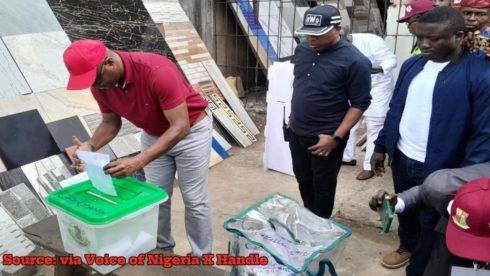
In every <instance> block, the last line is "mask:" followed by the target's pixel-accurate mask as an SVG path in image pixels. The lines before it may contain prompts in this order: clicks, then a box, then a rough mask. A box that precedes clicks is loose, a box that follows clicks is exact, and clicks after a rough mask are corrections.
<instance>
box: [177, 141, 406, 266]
mask: <svg viewBox="0 0 490 276" xmlns="http://www.w3.org/2000/svg"><path fill="white" fill-rule="evenodd" d="M263 149H264V138H263V136H260V137H258V142H257V143H255V144H254V145H252V146H250V147H248V148H247V149H242V148H237V147H235V148H233V149H232V150H231V154H232V156H231V157H230V158H228V159H226V160H225V161H224V162H222V163H220V164H218V165H216V166H215V167H213V168H212V169H211V170H210V172H209V194H210V198H211V204H212V209H213V235H214V252H215V253H223V252H227V246H228V240H229V237H230V235H229V234H228V232H226V231H225V230H224V229H223V226H222V225H223V222H224V221H225V219H227V218H228V217H230V216H233V215H235V214H237V213H239V212H240V211H242V210H243V209H245V208H246V207H248V206H249V205H251V204H253V203H256V202H257V201H259V200H260V199H262V198H263V197H265V196H266V195H268V194H269V193H274V192H279V193H282V194H285V195H288V196H291V197H293V198H295V199H297V200H298V201H300V202H301V198H300V195H299V191H298V188H297V184H296V180H295V178H294V177H291V176H289V175H285V174H282V173H278V172H274V171H264V170H263V168H262V153H263ZM361 154H362V153H360V154H359V157H358V163H360V162H359V161H361V160H362V159H361V156H362V155H363V154H362V155H361ZM360 169H361V167H360V166H359V165H358V166H357V167H347V166H344V167H342V169H341V171H340V176H339V182H338V185H337V195H336V202H335V209H334V214H335V215H334V218H335V219H337V220H338V221H341V222H342V223H344V224H346V225H348V226H349V227H351V229H352V230H353V234H352V236H351V237H350V238H349V239H348V240H347V241H346V242H345V246H344V248H343V249H342V250H341V252H339V253H340V254H339V256H337V257H336V258H335V266H336V269H337V271H338V273H339V274H340V275H404V274H405V273H404V272H405V271H404V269H403V268H402V269H397V270H388V269H385V268H383V267H381V265H380V260H381V258H382V256H383V254H384V253H385V252H389V251H391V250H394V249H396V247H397V246H398V242H397V238H396V235H395V233H394V230H396V223H395V225H394V227H393V229H394V230H393V229H392V231H391V232H390V233H388V234H381V233H380V230H379V229H378V228H377V225H379V221H378V216H377V214H376V213H375V212H373V211H371V210H370V209H369V207H368V200H369V198H370V197H371V195H372V194H373V193H375V192H376V191H377V190H378V189H386V190H388V191H390V190H392V189H393V187H392V186H393V185H392V181H391V175H389V173H388V174H387V175H385V176H384V177H381V178H374V179H370V180H367V181H362V182H361V181H357V180H356V179H355V176H356V175H357V173H358V172H359V170H360ZM172 204H173V206H172V232H173V235H174V238H175V240H176V243H177V245H176V248H175V253H177V254H186V253H188V252H190V247H189V244H188V242H187V238H186V235H185V227H184V205H183V202H182V197H181V195H180V192H179V190H178V189H175V190H174V195H173V201H172ZM225 269H226V268H225Z"/></svg>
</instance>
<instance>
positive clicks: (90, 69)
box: [63, 39, 107, 90]
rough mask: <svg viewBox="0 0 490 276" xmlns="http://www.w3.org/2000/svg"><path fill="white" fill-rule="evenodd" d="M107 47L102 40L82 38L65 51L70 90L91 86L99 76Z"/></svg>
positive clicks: (64, 56) (64, 59) (64, 58)
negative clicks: (98, 68)
mask: <svg viewBox="0 0 490 276" xmlns="http://www.w3.org/2000/svg"><path fill="white" fill-rule="evenodd" d="M106 55H107V48H106V47H105V45H104V43H103V42H102V41H100V40H91V39H81V40H77V41H75V42H73V43H72V44H71V45H70V46H68V48H66V50H65V52H64V53H63V61H64V62H65V66H66V69H68V72H69V73H70V78H69V79H68V85H67V89H68V90H80V89H85V88H89V87H90V86H92V84H94V82H95V79H96V78H97V66H98V65H99V63H101V62H102V61H104V59H105V57H106Z"/></svg>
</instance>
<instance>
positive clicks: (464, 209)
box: [446, 177, 490, 275]
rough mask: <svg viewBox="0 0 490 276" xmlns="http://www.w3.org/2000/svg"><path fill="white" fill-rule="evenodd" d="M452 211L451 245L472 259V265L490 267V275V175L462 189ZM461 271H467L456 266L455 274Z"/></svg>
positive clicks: (450, 208)
mask: <svg viewBox="0 0 490 276" xmlns="http://www.w3.org/2000/svg"><path fill="white" fill-rule="evenodd" d="M448 210H449V211H450V213H449V216H450V217H449V223H448V224H447V230H446V244H447V248H448V249H449V251H450V252H451V253H453V254H454V255H456V256H458V257H461V258H464V259H465V260H471V265H470V267H471V268H476V269H480V268H483V269H485V270H487V271H486V272H484V273H485V275H488V274H490V271H488V270H490V177H485V178H480V179H476V180H473V181H471V182H469V183H468V184H466V185H465V186H463V187H462V188H461V189H459V191H458V193H457V194H456V196H455V197H454V200H453V201H452V202H451V203H450V204H449V207H448ZM455 262H457V263H460V264H463V265H464V263H465V262H464V261H462V260H456V261H455ZM466 263H468V261H466ZM453 264H454V262H453ZM458 270H459V271H464V269H460V268H459V269H458V268H457V267H453V268H452V272H453V273H451V274H452V275H456V273H454V272H455V271H458ZM472 270H473V269H471V270H469V271H470V272H471V271H472ZM467 271H468V270H467ZM487 273H488V274H487ZM481 275H483V274H481Z"/></svg>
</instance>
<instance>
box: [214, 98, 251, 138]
mask: <svg viewBox="0 0 490 276" xmlns="http://www.w3.org/2000/svg"><path fill="white" fill-rule="evenodd" d="M206 99H207V100H208V104H209V105H208V107H209V108H210V109H211V111H212V113H213V115H214V116H215V118H216V119H217V120H218V121H219V123H220V124H221V125H223V127H224V128H225V129H226V130H227V131H228V132H229V133H230V134H231V135H232V137H233V138H234V139H235V140H236V141H237V142H238V143H239V144H240V145H241V146H243V147H248V146H250V145H252V143H253V142H255V141H256V139H255V137H254V136H253V134H252V133H250V130H248V129H247V128H246V127H245V126H244V125H243V123H242V122H241V121H240V120H239V119H238V118H237V117H236V115H235V113H233V111H231V109H230V108H229V107H228V106H227V105H226V104H225V103H224V102H223V101H222V100H221V99H220V98H219V97H218V95H216V94H209V95H206Z"/></svg>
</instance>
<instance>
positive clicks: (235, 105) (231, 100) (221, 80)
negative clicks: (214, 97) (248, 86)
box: [202, 60, 260, 135]
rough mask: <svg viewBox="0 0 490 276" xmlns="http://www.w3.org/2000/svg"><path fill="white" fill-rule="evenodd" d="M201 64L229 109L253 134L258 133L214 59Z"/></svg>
mask: <svg viewBox="0 0 490 276" xmlns="http://www.w3.org/2000/svg"><path fill="white" fill-rule="evenodd" d="M202 64H203V65H204V67H205V68H206V70H207V71H208V73H209V75H210V76H211V78H212V79H213V81H214V83H216V85H217V86H218V88H219V90H220V91H221V94H223V97H225V99H226V101H227V102H228V104H229V105H230V107H231V109H232V110H233V111H234V112H235V113H236V115H237V117H238V118H239V119H240V120H241V121H242V122H243V124H244V125H245V126H246V127H247V128H248V129H249V130H250V132H251V133H252V134H253V135H257V134H259V133H260V131H259V129H258V128H257V126H255V123H254V122H253V121H252V118H250V116H249V115H248V113H247V111H246V110H245V108H244V107H243V106H242V102H241V101H240V99H239V98H238V97H237V95H236V94H235V93H234V92H233V90H232V89H231V87H230V85H229V84H228V82H227V81H226V79H225V77H224V76H223V74H222V73H221V71H220V70H219V68H218V66H217V65H216V63H215V62H214V60H208V61H204V62H202Z"/></svg>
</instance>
